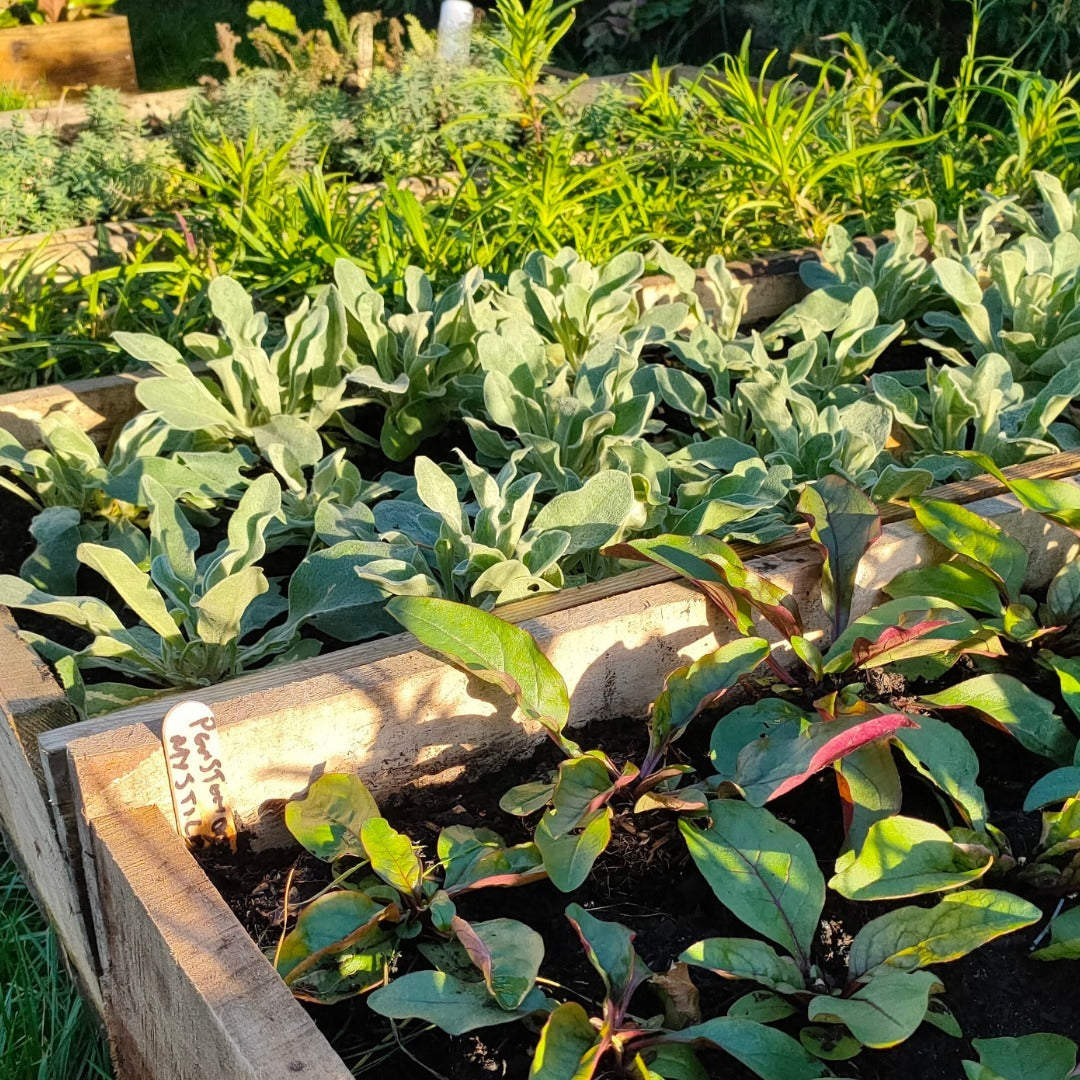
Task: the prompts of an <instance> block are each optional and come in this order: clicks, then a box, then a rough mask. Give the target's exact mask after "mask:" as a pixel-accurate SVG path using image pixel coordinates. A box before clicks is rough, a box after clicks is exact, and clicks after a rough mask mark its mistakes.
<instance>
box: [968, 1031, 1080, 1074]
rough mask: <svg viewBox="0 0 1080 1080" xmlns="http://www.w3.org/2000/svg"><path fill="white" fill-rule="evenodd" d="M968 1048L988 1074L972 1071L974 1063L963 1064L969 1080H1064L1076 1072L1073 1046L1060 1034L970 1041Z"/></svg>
mask: <svg viewBox="0 0 1080 1080" xmlns="http://www.w3.org/2000/svg"><path fill="white" fill-rule="evenodd" d="M971 1045H972V1046H973V1047H974V1048H975V1053H977V1054H978V1055H979V1063H980V1064H981V1065H982V1066H983V1067H984V1069H987V1070H989V1072H990V1074H991V1075H990V1076H987V1075H986V1073H985V1072H981V1073H980V1072H978V1071H976V1069H977V1066H975V1063H974V1062H972V1061H965V1062H964V1071H965V1072H966V1073H967V1075H968V1078H969V1080H1066V1077H1069V1076H1072V1074H1073V1072H1074V1070H1075V1069H1076V1043H1074V1042H1073V1041H1072V1040H1071V1039H1066V1038H1065V1037H1064V1036H1062V1035H1048V1034H1044V1033H1040V1034H1037V1035H1021V1036H1020V1037H1019V1038H1015V1039H972V1040H971ZM969 1066H974V1068H971V1067H969Z"/></svg>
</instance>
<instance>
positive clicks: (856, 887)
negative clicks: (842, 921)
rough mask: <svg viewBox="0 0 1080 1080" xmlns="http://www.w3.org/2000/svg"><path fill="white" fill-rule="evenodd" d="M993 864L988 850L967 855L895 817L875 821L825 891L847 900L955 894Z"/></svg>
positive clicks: (934, 830) (926, 828)
mask: <svg viewBox="0 0 1080 1080" xmlns="http://www.w3.org/2000/svg"><path fill="white" fill-rule="evenodd" d="M993 861H994V858H993V855H992V854H991V853H990V852H988V851H987V852H982V851H979V852H975V853H974V854H972V855H968V854H967V853H965V851H964V850H963V849H962V848H961V847H960V846H959V845H957V844H956V843H954V842H953V840H952V838H951V837H950V836H949V834H948V833H947V832H945V831H944V830H943V829H939V828H938V827H937V826H936V825H932V824H930V822H928V821H920V820H919V819H918V818H909V817H900V816H897V817H891V818H886V819H885V820H884V821H876V822H874V824H873V825H871V826H870V828H869V830H868V831H867V834H866V840H865V842H864V843H863V845H862V847H861V848H860V849H859V851H858V852H857V853H856V852H854V851H847V852H845V853H844V854H842V855H841V856H840V858H839V859H837V860H836V875H835V876H834V877H833V879H832V880H831V881H830V882H829V887H830V888H832V889H835V890H836V891H837V892H838V893H840V895H841V896H846V897H847V898H848V899H849V900H897V899H900V898H901V897H904V896H918V895H921V894H923V893H932V892H944V891H946V890H947V889H958V888H959V887H960V886H961V885H966V884H968V883H969V882H972V881H975V880H977V879H978V878H980V877H982V876H983V874H985V873H986V871H987V870H989V869H990V867H991V865H992V864H993Z"/></svg>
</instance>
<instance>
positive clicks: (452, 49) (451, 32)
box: [439, 0, 473, 64]
mask: <svg viewBox="0 0 1080 1080" xmlns="http://www.w3.org/2000/svg"><path fill="white" fill-rule="evenodd" d="M472 28H473V6H472V4H471V3H469V2H468V0H443V2H442V7H441V8H440V9H439V58H440V59H441V60H446V61H448V62H449V63H451V64H467V63H468V62H469V48H470V46H471V43H472Z"/></svg>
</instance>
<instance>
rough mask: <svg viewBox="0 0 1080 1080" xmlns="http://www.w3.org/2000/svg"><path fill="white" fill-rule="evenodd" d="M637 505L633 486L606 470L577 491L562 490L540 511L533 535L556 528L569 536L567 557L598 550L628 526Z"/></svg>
mask: <svg viewBox="0 0 1080 1080" xmlns="http://www.w3.org/2000/svg"><path fill="white" fill-rule="evenodd" d="M636 506H637V499H636V497H635V495H634V483H633V481H632V480H631V478H630V477H629V476H628V475H627V474H626V473H624V472H616V471H615V470H613V469H609V470H607V471H605V472H602V473H599V474H597V475H596V476H593V477H590V478H589V479H588V480H586V482H585V483H584V484H583V485H582V486H581V487H580V488H578V489H577V490H576V491H564V492H562V493H561V494H559V495H556V496H555V497H554V498H553V499H552V500H551V501H550V502H548V503H546V504H545V505H544V506H542V507H541V508H540V512H539V513H538V514H537V515H536V518H535V520H534V521H533V524H532V528H533V530H534V531H535V532H544V531H546V530H551V529H558V530H560V531H561V532H565V533H567V534H569V536H570V546H569V547H568V548H567V551H566V553H567V554H568V555H575V554H577V553H578V552H579V551H597V550H598V549H599V548H602V547H603V546H604V545H605V544H606V543H608V541H610V540H611V539H612V538H613V537H614V536H615V535H616V534H617V533H618V532H619V530H620V529H621V528H622V527H623V526H624V525H625V524H626V523H627V521H628V520H629V519H630V517H631V515H632V514H633V513H634V511H635V508H636Z"/></svg>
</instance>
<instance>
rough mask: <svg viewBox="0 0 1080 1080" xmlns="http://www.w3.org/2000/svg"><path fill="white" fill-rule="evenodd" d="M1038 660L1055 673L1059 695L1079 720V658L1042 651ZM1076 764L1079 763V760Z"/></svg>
mask: <svg viewBox="0 0 1080 1080" xmlns="http://www.w3.org/2000/svg"><path fill="white" fill-rule="evenodd" d="M1039 660H1040V662H1042V663H1043V664H1045V665H1046V666H1047V667H1049V668H1050V669H1051V670H1052V671H1054V672H1055V673H1056V674H1057V677H1058V682H1059V683H1060V684H1061V696H1062V697H1063V698H1064V699H1065V704H1066V705H1068V706H1069V708H1070V709H1071V710H1072V714H1073V716H1075V717H1076V718H1077V719H1078V720H1080V659H1076V658H1073V657H1065V656H1058V655H1057V654H1056V653H1052V652H1045V651H1044V652H1041V653H1039ZM1076 764H1077V765H1080V761H1077V762H1076Z"/></svg>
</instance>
